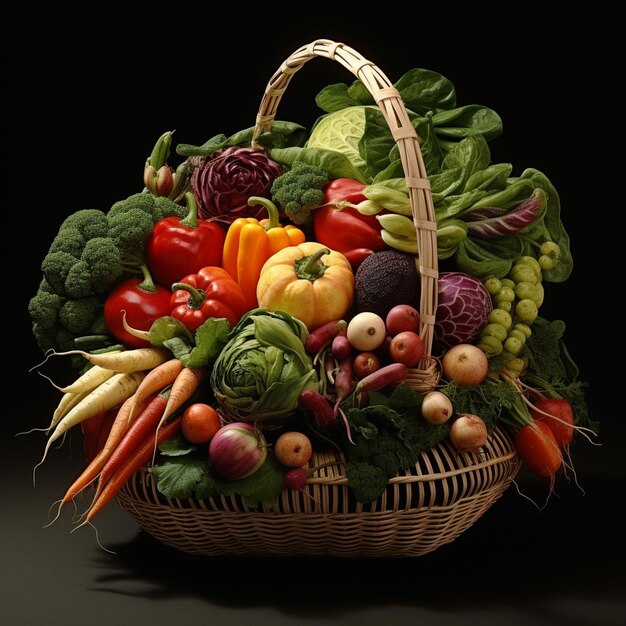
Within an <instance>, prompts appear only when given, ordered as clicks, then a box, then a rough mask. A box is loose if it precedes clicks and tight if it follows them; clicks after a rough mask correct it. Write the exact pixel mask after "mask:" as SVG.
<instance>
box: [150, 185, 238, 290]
mask: <svg viewBox="0 0 626 626" xmlns="http://www.w3.org/2000/svg"><path fill="white" fill-rule="evenodd" d="M185 198H186V199H187V206H188V207H189V213H188V214H187V216H186V217H184V218H183V219H180V218H178V217H176V216H172V217H166V218H165V219H162V220H159V221H158V222H157V223H156V224H155V225H154V229H153V230H152V234H151V235H150V238H149V239H148V241H147V242H146V247H145V249H146V260H147V263H148V267H149V268H150V272H151V273H152V276H153V277H154V280H155V282H157V283H158V284H159V285H163V286H167V287H169V286H170V285H172V283H175V282H177V281H179V280H180V279H181V278H182V277H183V276H187V274H193V273H195V272H197V271H198V270H200V269H202V268H203V267H206V266H215V265H221V263H222V249H223V247H224V239H225V237H226V233H225V231H224V229H223V228H222V227H221V226H220V225H219V224H217V223H215V222H208V221H207V220H203V219H199V218H198V205H197V203H196V200H195V198H194V196H193V194H192V193H190V192H188V193H186V194H185Z"/></svg>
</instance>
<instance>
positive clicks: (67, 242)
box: [49, 226, 85, 258]
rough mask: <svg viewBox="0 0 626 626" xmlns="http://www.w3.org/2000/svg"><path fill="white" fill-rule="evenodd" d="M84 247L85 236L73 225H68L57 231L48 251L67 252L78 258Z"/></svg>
mask: <svg viewBox="0 0 626 626" xmlns="http://www.w3.org/2000/svg"><path fill="white" fill-rule="evenodd" d="M84 247H85V238H84V237H83V236H82V235H81V234H80V231H79V230H78V229H77V228H74V227H73V226H68V227H67V228H63V229H62V230H60V231H59V232H58V234H57V236H56V237H55V238H54V240H53V241H52V244H51V245H50V250H49V252H67V253H68V254H71V255H72V256H75V257H77V258H78V257H80V255H81V253H82V251H83V248H84Z"/></svg>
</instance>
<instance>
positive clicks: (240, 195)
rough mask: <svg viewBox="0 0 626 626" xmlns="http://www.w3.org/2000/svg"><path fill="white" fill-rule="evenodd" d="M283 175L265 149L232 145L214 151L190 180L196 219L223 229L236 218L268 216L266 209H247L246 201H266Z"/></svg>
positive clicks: (199, 165) (249, 207) (278, 165)
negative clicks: (278, 178) (198, 218)
mask: <svg viewBox="0 0 626 626" xmlns="http://www.w3.org/2000/svg"><path fill="white" fill-rule="evenodd" d="M282 172H283V168H282V166H281V165H280V164H278V163H276V162H275V161H272V159H270V158H269V157H268V156H267V154H266V153H265V151H264V150H259V149H254V148H241V147H239V146H231V147H229V148H225V149H223V150H218V151H216V152H215V153H214V154H213V155H212V156H210V157H205V158H203V159H201V160H200V162H199V163H198V164H197V166H196V168H195V169H194V171H193V174H192V177H191V189H192V191H193V194H194V196H195V197H196V200H197V202H198V216H199V217H201V218H202V219H207V220H211V221H215V222H218V223H220V224H222V225H223V226H226V227H227V226H228V225H229V224H230V223H231V222H233V221H234V220H235V219H237V218H238V217H257V218H258V217H267V215H266V214H265V209H263V208H259V206H254V207H251V206H248V198H249V197H250V196H263V197H266V198H269V197H270V195H271V194H270V189H271V187H272V183H273V182H274V179H275V178H277V177H278V176H280V175H281V174H282Z"/></svg>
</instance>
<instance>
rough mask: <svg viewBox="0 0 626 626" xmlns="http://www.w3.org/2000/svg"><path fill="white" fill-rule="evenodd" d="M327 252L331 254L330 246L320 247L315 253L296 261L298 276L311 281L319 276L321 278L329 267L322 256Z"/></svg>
mask: <svg viewBox="0 0 626 626" xmlns="http://www.w3.org/2000/svg"><path fill="white" fill-rule="evenodd" d="M325 254H330V250H329V249H328V248H320V249H319V250H317V251H316V252H314V253H313V254H310V255H309V256H305V257H302V258H301V259H298V260H297V261H296V263H295V266H296V275H297V276H298V278H302V279H306V280H310V281H316V280H317V279H318V278H321V277H322V276H323V275H324V272H325V271H326V269H327V267H328V266H327V265H326V264H325V263H323V262H322V257H323V256H324V255H325Z"/></svg>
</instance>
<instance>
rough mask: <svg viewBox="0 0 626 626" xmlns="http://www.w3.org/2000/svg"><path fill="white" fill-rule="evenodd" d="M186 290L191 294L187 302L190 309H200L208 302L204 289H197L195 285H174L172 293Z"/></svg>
mask: <svg viewBox="0 0 626 626" xmlns="http://www.w3.org/2000/svg"><path fill="white" fill-rule="evenodd" d="M179 289H184V290H185V291H188V292H189V300H187V306H188V307H189V308H190V309H199V308H200V307H201V306H202V305H203V304H204V301H205V300H206V294H205V293H204V291H202V289H196V288H195V287H194V286H193V285H189V284H187V283H174V284H173V285H172V291H178V290H179Z"/></svg>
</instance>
